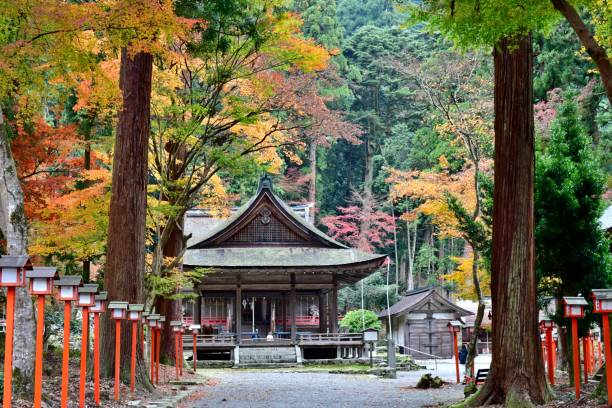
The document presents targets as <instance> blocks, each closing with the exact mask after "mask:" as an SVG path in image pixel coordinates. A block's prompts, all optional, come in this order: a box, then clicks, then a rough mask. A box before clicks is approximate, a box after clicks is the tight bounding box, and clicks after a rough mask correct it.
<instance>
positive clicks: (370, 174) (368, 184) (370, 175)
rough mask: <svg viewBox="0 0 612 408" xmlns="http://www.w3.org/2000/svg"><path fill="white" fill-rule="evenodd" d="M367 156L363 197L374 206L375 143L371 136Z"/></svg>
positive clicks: (367, 143)
mask: <svg viewBox="0 0 612 408" xmlns="http://www.w3.org/2000/svg"><path fill="white" fill-rule="evenodd" d="M365 145H366V157H365V178H364V180H363V193H364V194H363V197H364V201H367V203H368V204H369V205H370V206H372V208H373V207H374V196H373V192H372V187H373V184H374V143H372V142H371V141H370V138H369V137H368V138H366V142H365Z"/></svg>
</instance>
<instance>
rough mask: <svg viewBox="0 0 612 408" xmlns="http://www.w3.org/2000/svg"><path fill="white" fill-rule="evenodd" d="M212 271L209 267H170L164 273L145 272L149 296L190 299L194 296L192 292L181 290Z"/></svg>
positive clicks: (189, 286)
mask: <svg viewBox="0 0 612 408" xmlns="http://www.w3.org/2000/svg"><path fill="white" fill-rule="evenodd" d="M210 272H212V271H211V270H210V269H204V268H195V269H191V270H184V271H182V270H178V269H172V270H170V271H168V273H166V274H164V275H155V274H152V273H147V274H145V280H146V283H147V287H149V288H151V293H150V296H151V297H153V298H155V297H157V296H159V297H162V298H165V299H173V300H177V299H191V298H193V297H195V296H196V294H195V293H193V292H183V291H181V289H189V288H191V287H192V286H193V283H194V282H200V281H201V280H202V278H203V277H204V275H206V274H207V273H210Z"/></svg>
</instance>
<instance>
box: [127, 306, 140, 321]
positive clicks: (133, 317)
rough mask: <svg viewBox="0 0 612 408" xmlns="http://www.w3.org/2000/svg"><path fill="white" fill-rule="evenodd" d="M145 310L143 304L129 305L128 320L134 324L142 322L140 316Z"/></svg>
mask: <svg viewBox="0 0 612 408" xmlns="http://www.w3.org/2000/svg"><path fill="white" fill-rule="evenodd" d="M143 310H144V305H142V304H130V305H128V311H129V312H128V320H130V321H133V322H139V321H140V314H141V313H142V311H143Z"/></svg>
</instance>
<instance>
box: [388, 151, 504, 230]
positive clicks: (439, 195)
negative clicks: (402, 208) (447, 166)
mask: <svg viewBox="0 0 612 408" xmlns="http://www.w3.org/2000/svg"><path fill="white" fill-rule="evenodd" d="M442 162H443V161H442V160H441V163H442ZM491 164H492V163H491V161H490V160H486V161H484V162H483V163H481V168H480V171H485V172H487V171H489V170H490V168H491ZM387 181H388V182H390V183H391V195H392V197H393V198H394V199H397V198H402V197H410V198H413V199H417V200H419V202H420V205H419V206H418V207H416V208H415V209H414V210H413V211H412V212H409V213H406V214H403V215H402V216H401V218H402V219H405V220H407V221H412V220H414V219H415V216H416V215H417V214H425V215H428V216H431V217H432V219H433V223H434V224H435V225H436V226H437V227H438V230H439V234H440V235H441V236H442V237H461V233H460V232H459V231H458V229H457V227H458V225H457V219H456V218H455V216H454V214H453V213H452V211H451V210H450V209H449V208H448V205H447V204H446V199H445V194H452V195H453V196H455V197H457V199H458V200H459V201H460V202H461V203H462V205H463V206H464V207H465V209H466V210H467V211H469V212H472V211H474V208H475V206H476V192H475V190H474V168H473V167H472V166H470V165H468V166H466V168H464V169H463V171H461V172H459V173H456V174H450V173H449V172H448V171H442V172H440V173H434V172H427V171H400V170H394V169H392V170H391V175H390V177H389V178H388V179H387Z"/></svg>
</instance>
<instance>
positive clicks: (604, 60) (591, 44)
mask: <svg viewBox="0 0 612 408" xmlns="http://www.w3.org/2000/svg"><path fill="white" fill-rule="evenodd" d="M551 2H552V4H553V6H554V7H555V8H556V9H557V10H559V12H560V13H561V14H563V17H565V19H566V20H567V22H568V23H569V24H570V25H571V26H572V28H573V29H574V31H575V32H576V35H577V36H578V38H579V39H580V42H581V43H582V46H583V47H584V48H585V50H586V52H587V53H588V54H589V56H590V57H591V59H593V62H595V65H597V69H598V70H599V75H601V81H602V82H603V86H604V89H605V90H606V95H607V96H608V100H609V101H610V103H612V60H610V57H609V56H608V54H607V53H606V49H605V48H604V47H602V46H601V45H600V44H599V43H598V42H597V40H595V37H593V35H592V34H591V32H590V30H589V28H588V27H587V26H586V24H585V23H584V21H582V18H580V15H579V14H578V12H577V11H576V9H575V8H574V7H573V6H572V5H571V4H570V3H569V2H567V1H566V0H551Z"/></svg>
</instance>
